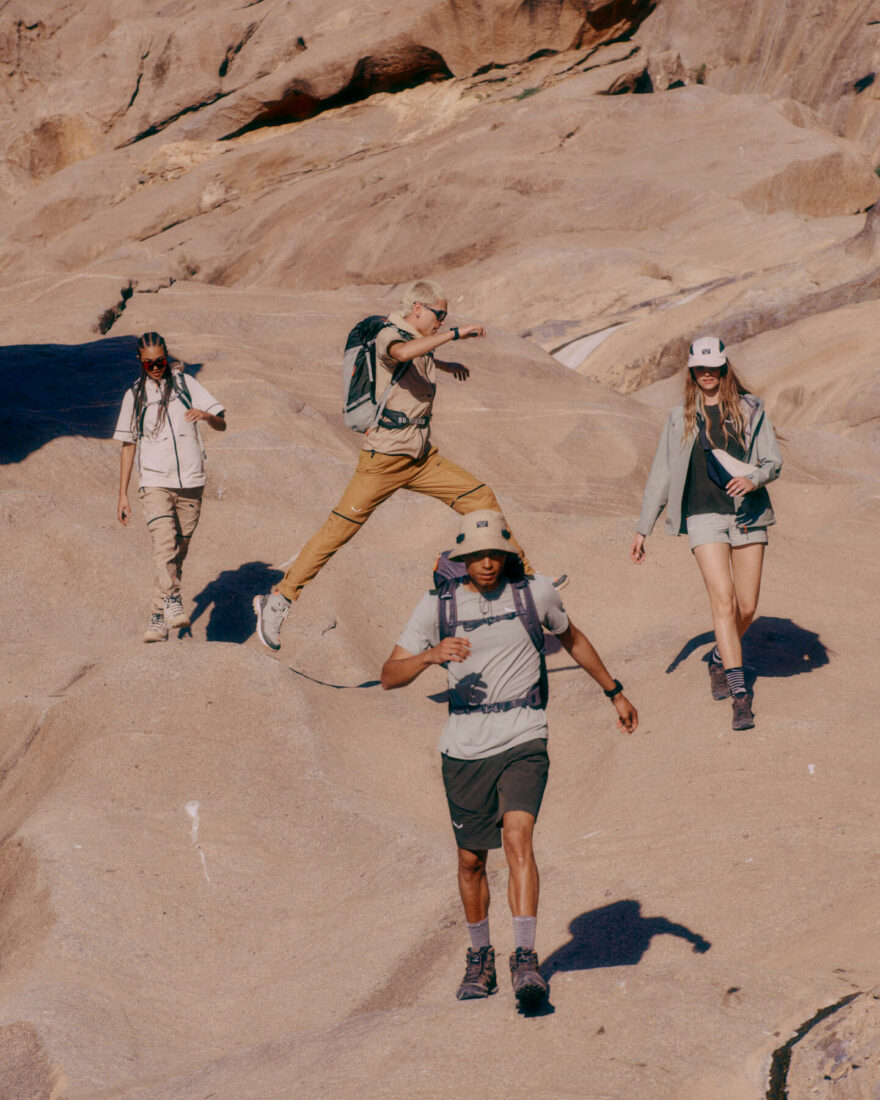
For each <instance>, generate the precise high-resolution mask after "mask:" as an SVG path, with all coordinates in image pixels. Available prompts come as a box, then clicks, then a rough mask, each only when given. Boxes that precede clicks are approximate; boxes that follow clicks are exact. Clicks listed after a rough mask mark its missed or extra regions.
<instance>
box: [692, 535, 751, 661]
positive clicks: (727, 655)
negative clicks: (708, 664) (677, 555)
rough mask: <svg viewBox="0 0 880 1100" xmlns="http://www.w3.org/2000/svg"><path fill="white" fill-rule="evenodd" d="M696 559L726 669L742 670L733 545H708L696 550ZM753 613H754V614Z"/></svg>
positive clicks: (721, 543)
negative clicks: (731, 558) (732, 554)
mask: <svg viewBox="0 0 880 1100" xmlns="http://www.w3.org/2000/svg"><path fill="white" fill-rule="evenodd" d="M694 557H695V558H696V559H697V565H699V567H700V572H701V573H702V574H703V582H704V583H705V585H706V591H707V592H708V593H709V605H710V606H711V608H712V624H713V626H714V627H715V644H716V645H717V646H718V652H719V653H720V654H721V663H722V664H723V665H724V667H725V668H740V667H741V666H742V646H741V645H740V640H739V639H740V632H739V624H738V620H739V618H740V616H739V614H738V606H737V596H736V589H735V587H734V583H733V573H732V571H731V562H730V545H729V544H728V543H726V542H707V543H704V544H703V545H702V546H697V547H696V548H695V549H694ZM753 613H754V612H753Z"/></svg>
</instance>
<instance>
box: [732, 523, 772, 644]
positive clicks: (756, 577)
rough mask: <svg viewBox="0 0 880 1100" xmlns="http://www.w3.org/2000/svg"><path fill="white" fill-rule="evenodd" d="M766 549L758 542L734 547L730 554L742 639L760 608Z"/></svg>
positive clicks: (737, 626)
mask: <svg viewBox="0 0 880 1100" xmlns="http://www.w3.org/2000/svg"><path fill="white" fill-rule="evenodd" d="M764 549H765V544H764V543H762V542H756V543H751V544H749V545H748V546H734V547H733V548H732V549H731V552H730V565H731V569H732V571H733V587H734V590H735V592H736V612H737V614H736V628H737V630H738V632H739V636H740V638H741V637H742V636H743V634H745V632H746V631H747V630H748V629H749V627H750V626H751V624H752V619H754V617H755V611H756V610H757V608H758V596H759V595H760V592H761V570H762V569H763V567H764Z"/></svg>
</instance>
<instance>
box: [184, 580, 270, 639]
mask: <svg viewBox="0 0 880 1100" xmlns="http://www.w3.org/2000/svg"><path fill="white" fill-rule="evenodd" d="M282 575H283V574H282V573H281V571H280V570H278V569H273V568H272V567H271V566H270V565H267V564H266V562H264V561H248V562H245V563H244V565H240V566H239V567H238V568H237V569H224V570H223V572H222V573H220V575H219V576H218V577H216V578H215V579H214V580H213V581H210V582H209V583H208V584H206V585H205V587H204V588H203V589H202V590H201V592H199V593H198V594H197V595H196V596H195V598H194V599H193V613H192V615H191V616H190V619H191V621H192V622H193V623H194V622H196V621H197V620H198V619H200V618H201V616H202V615H204V614H205V613H206V611H207V610H208V608H209V607H210V608H211V613H210V618H209V619H208V626H207V629H206V631H205V634H206V636H207V639H208V641H209V642H235V643H237V644H238V645H241V644H243V643H244V642H246V641H247V640H248V638H250V636H251V635H252V634H253V632H254V624H255V618H254V608H253V599H254V596H259V595H261V594H262V593H263V592H268V591H269V590H270V589H271V588H272V587H273V586H274V585H276V584H277V583H278V581H280V580H281V577H282Z"/></svg>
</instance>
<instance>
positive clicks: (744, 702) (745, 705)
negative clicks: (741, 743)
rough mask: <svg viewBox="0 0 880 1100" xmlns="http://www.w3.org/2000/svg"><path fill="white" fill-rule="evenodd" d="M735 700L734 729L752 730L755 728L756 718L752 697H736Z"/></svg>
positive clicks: (733, 697)
mask: <svg viewBox="0 0 880 1100" xmlns="http://www.w3.org/2000/svg"><path fill="white" fill-rule="evenodd" d="M731 698H732V699H733V728H734V729H735V730H750V729H753V728H754V725H755V716H754V715H753V714H752V697H751V695H748V694H745V695H734V696H732V697H731Z"/></svg>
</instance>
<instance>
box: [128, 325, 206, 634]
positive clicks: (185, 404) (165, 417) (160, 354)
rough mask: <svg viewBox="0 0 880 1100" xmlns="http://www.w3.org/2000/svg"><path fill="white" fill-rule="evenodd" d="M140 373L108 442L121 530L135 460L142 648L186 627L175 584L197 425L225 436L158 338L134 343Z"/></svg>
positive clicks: (191, 525)
mask: <svg viewBox="0 0 880 1100" xmlns="http://www.w3.org/2000/svg"><path fill="white" fill-rule="evenodd" d="M137 357H138V362H139V363H140V368H141V371H140V374H139V376H138V378H137V380H136V381H135V382H134V384H133V385H132V386H131V387H130V388H129V389H128V390H127V391H126V393H125V397H124V398H123V401H122V408H121V410H120V413H119V420H118V422H117V424H116V430H115V431H114V433H113V438H114V439H118V440H120V441H121V442H122V454H121V456H120V463H119V500H118V503H117V507H116V516H117V519H118V520H119V522H120V523H121V524H122V525H123V526H127V525H128V521H129V518H130V516H131V504H130V503H129V499H128V485H129V481H130V480H131V471H132V468H133V466H134V463H135V457H137V467H138V474H139V476H140V487H139V488H138V496H139V497H140V499H141V506H142V507H143V511H144V518H145V520H146V522H147V528H148V530H149V532H150V537H151V539H152V544H153V594H152V603H151V607H150V619H149V623H148V624H147V629H146V631H145V632H144V641H145V642H163V641H165V640H166V639H167V638H168V629H169V627H171V628H172V629H178V628H182V627H186V626H189V616H188V615H187V614H186V612H185V611H184V609H183V603H182V601H181V598H180V577H181V569H182V566H183V561H184V558H185V557H186V555H187V552H188V550H189V544H190V539H191V538H192V535H193V532H194V531H195V529H196V525H197V524H198V522H199V514H200V512H201V506H202V493H203V491H204V487H205V463H204V451H203V450H202V442H201V438H200V436H199V430H198V425H199V423H200V422H204V423H206V424H208V425H209V426H210V427H211V428H213V429H214V430H215V431H218V432H222V431H225V430H226V420H225V410H224V408H223V406H222V405H221V404H220V402H219V401H217V400H216V398H214V397H213V396H212V395H211V394H210V393H208V391H207V390H206V389H205V387H204V386H203V385H202V384H201V383H200V382H199V381H198V380H197V379H195V378H192V377H189V376H186V375H184V373H183V364H182V363H180V362H179V361H178V360H176V359H171V358H170V357H169V355H168V347H167V345H166V343H165V340H164V339H163V338H162V336H160V335H159V333H158V332H145V333H144V334H143V336H141V338H140V339H139V340H138V342H137Z"/></svg>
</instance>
